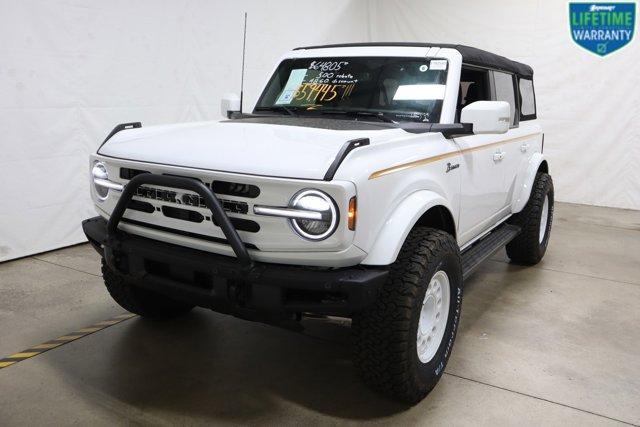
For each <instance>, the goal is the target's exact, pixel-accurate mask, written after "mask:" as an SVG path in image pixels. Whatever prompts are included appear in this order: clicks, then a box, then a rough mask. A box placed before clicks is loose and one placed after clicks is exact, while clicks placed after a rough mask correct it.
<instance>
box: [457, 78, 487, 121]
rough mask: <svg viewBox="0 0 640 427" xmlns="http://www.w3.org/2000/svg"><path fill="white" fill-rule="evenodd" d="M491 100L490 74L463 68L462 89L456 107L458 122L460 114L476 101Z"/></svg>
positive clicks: (459, 90) (459, 91)
mask: <svg viewBox="0 0 640 427" xmlns="http://www.w3.org/2000/svg"><path fill="white" fill-rule="evenodd" d="M489 100H491V90H490V89H489V72H488V71H487V70H481V69H478V68H472V67H466V66H464V65H463V66H462V71H461V72H460V88H459V89H458V104H457V105H456V122H459V121H460V112H461V111H462V109H463V108H464V107H466V106H467V105H469V104H471V103H472V102H475V101H489Z"/></svg>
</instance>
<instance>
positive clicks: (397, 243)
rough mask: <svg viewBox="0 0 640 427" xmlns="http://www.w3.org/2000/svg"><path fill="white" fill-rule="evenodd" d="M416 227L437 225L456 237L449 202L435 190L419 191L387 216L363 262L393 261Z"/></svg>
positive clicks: (383, 262) (389, 262)
mask: <svg viewBox="0 0 640 427" xmlns="http://www.w3.org/2000/svg"><path fill="white" fill-rule="evenodd" d="M417 226H424V227H432V228H436V229H438V230H442V231H445V232H447V233H450V234H451V235H452V236H453V237H454V239H455V238H456V231H457V223H456V221H455V217H454V215H453V213H452V209H451V206H450V205H449V203H448V201H447V200H446V199H445V198H444V197H442V196H441V195H439V194H438V193H436V192H434V191H428V190H420V191H416V192H414V193H412V194H410V195H409V196H408V197H406V198H405V199H404V200H403V201H402V202H401V203H400V204H399V205H398V206H397V207H396V209H395V210H394V211H393V213H392V214H391V215H390V216H389V217H388V218H387V220H386V221H385V223H384V225H383V227H382V229H381V230H380V232H379V233H378V235H377V237H376V240H375V242H374V244H373V247H372V248H371V249H370V250H369V251H368V254H367V257H366V258H365V259H364V260H363V261H362V264H365V265H389V264H391V263H393V262H394V261H395V260H396V258H397V257H398V253H399V252H400V248H401V247H402V245H403V244H404V241H405V239H406V238H407V236H408V235H409V232H410V231H411V230H413V229H414V228H415V227H417Z"/></svg>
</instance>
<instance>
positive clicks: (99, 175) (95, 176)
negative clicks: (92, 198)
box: [91, 162, 109, 200]
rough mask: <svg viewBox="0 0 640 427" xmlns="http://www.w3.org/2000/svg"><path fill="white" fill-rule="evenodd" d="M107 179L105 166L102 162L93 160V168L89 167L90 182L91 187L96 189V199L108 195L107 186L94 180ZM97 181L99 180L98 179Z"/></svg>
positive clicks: (103, 198)
mask: <svg viewBox="0 0 640 427" xmlns="http://www.w3.org/2000/svg"><path fill="white" fill-rule="evenodd" d="M108 179H109V173H108V172H107V167H106V166H105V165H104V163H102V162H95V163H94V164H93V168H92V169H91V182H92V183H93V188H94V189H95V190H96V195H97V196H98V199H100V200H105V199H106V198H107V196H108V195H109V188H107V187H105V186H102V185H98V183H97V182H96V180H103V181H106V180H108ZM98 182H99V181H98Z"/></svg>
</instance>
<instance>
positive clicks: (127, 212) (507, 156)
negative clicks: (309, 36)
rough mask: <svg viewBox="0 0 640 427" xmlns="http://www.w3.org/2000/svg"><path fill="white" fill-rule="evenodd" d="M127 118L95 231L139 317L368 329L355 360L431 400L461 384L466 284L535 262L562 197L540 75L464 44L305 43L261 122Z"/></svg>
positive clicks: (103, 167)
mask: <svg viewBox="0 0 640 427" xmlns="http://www.w3.org/2000/svg"><path fill="white" fill-rule="evenodd" d="M222 104H223V110H224V111H223V112H224V114H225V115H227V117H228V119H225V120H222V121H219V122H202V123H185V124H178V125H167V126H153V127H145V128H143V127H141V125H140V123H128V124H124V125H119V126H118V127H116V128H115V129H114V131H113V132H112V133H111V134H110V135H109V136H108V137H107V140H105V142H104V143H103V144H102V145H101V146H100V148H99V149H98V151H97V153H96V154H95V155H93V156H91V163H90V168H91V194H92V197H93V200H94V201H95V206H96V209H97V212H98V214H99V216H98V217H96V218H91V219H88V220H86V221H84V222H83V228H84V231H85V233H86V235H87V238H88V239H89V241H90V242H91V243H92V244H93V246H94V247H95V248H96V250H97V251H98V252H99V253H100V254H102V255H103V269H102V271H103V275H104V281H105V284H106V286H107V289H108V290H109V292H110V293H111V295H112V296H113V298H114V299H115V300H116V301H117V302H118V303H119V304H120V305H121V306H123V307H124V308H126V309H127V310H129V311H132V312H134V313H137V314H139V315H141V316H147V317H152V318H164V317H171V316H177V315H180V314H184V313H186V312H188V311H189V310H190V309H191V308H193V307H194V306H201V307H207V308H211V309H213V310H216V311H219V312H223V313H228V314H233V315H235V316H238V317H242V318H245V319H251V320H259V321H264V322H269V323H273V324H279V325H282V326H287V325H289V326H291V325H297V322H296V321H297V320H299V319H300V318H301V316H303V315H305V314H307V313H312V314H316V315H331V316H342V317H349V318H352V319H353V324H352V325H353V330H354V332H355V333H354V336H355V348H356V351H355V354H356V365H357V368H358V370H359V371H360V373H361V375H362V377H363V378H364V380H365V381H366V382H367V383H368V384H370V385H371V386H372V387H374V388H375V389H377V390H380V391H382V392H385V393H386V394H388V395H390V396H392V397H394V398H396V399H399V400H402V401H405V402H412V403H414V402H418V401H419V400H421V399H422V398H423V397H424V396H426V394H427V393H428V392H429V391H430V390H431V389H432V388H433V387H434V386H435V384H436V383H437V381H438V379H439V378H440V377H441V376H442V374H443V371H444V368H445V366H446V363H447V360H448V358H449V355H450V354H451V349H452V346H453V342H454V339H455V336H456V329H457V327H458V321H459V319H460V309H461V306H462V289H463V286H462V285H463V280H464V278H466V277H467V276H468V275H469V274H470V273H471V272H472V270H473V269H474V268H475V267H476V266H478V264H479V263H480V262H482V261H483V260H485V259H486V258H488V257H489V256H490V255H491V254H492V253H494V252H495V251H496V250H497V249H499V248H501V247H503V246H505V245H506V249H507V254H508V255H509V257H510V258H511V260H512V261H513V262H516V263H520V264H535V263H537V262H539V261H540V260H541V259H542V257H543V256H544V253H545V251H546V248H547V243H548V241H549V233H550V229H551V221H552V217H553V184H552V180H551V177H550V176H549V168H548V165H547V162H546V161H545V159H544V156H543V154H542V152H543V139H544V138H543V134H542V131H541V127H540V124H539V123H538V121H537V120H536V105H535V97H534V90H533V71H532V69H531V67H529V66H527V65H524V64H521V63H518V62H514V61H511V60H509V59H507V58H504V57H502V56H498V55H494V54H492V53H489V52H485V51H482V50H479V49H475V48H470V47H466V46H459V45H441V44H440V45H439V44H419V43H370V44H348V45H347V44H345V45H331V46H316V47H305V48H299V49H295V50H293V51H291V52H289V53H287V54H286V55H285V56H284V57H283V58H282V60H281V61H280V62H279V64H278V65H277V67H276V68H275V71H274V73H273V75H272V76H271V78H270V79H269V81H268V82H267V84H266V86H265V89H264V91H263V92H262V95H261V96H260V98H259V100H258V102H257V104H256V106H255V108H254V112H253V113H252V114H242V113H241V112H240V111H237V110H238V109H239V108H238V102H237V97H235V98H234V97H231V96H229V97H226V98H225V99H224V100H223V103H222Z"/></svg>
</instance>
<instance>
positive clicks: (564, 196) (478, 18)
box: [368, 0, 640, 209]
mask: <svg viewBox="0 0 640 427" xmlns="http://www.w3.org/2000/svg"><path fill="white" fill-rule="evenodd" d="M369 7H370V10H369V19H368V20H369V37H370V38H371V39H373V40H375V41H398V40H402V41H435V42H449V43H460V44H468V45H471V46H474V47H478V48H481V49H486V50H489V51H491V52H494V53H498V54H501V55H504V56H507V57H509V58H511V59H515V60H518V61H521V62H524V63H526V64H529V65H531V66H532V67H533V71H534V84H535V89H536V100H537V104H538V117H539V118H540V119H541V120H542V124H543V126H544V132H545V146H544V149H545V155H546V156H547V157H548V158H549V159H550V167H551V173H552V175H553V179H554V183H555V189H556V194H555V196H556V199H557V200H561V201H568V202H575V203H583V204H589V205H601V206H612V207H621V208H630V209H640V106H639V104H640V44H639V43H640V42H639V41H638V40H632V42H631V44H630V45H628V46H626V47H624V48H623V49H622V50H619V51H617V52H614V53H612V54H610V55H608V56H606V57H604V58H601V57H599V56H596V55H594V54H592V53H590V52H587V51H586V50H584V49H582V48H581V47H579V46H578V45H577V44H575V43H574V42H573V40H571V35H570V32H569V18H568V9H569V6H568V1H565V0H528V1H524V0H519V1H514V0H483V1H471V0H449V1H437V0H405V1H390V0H370V2H369ZM637 30H638V29H637V28H636V31H637ZM637 38H638V35H637V34H636V39H637Z"/></svg>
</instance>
